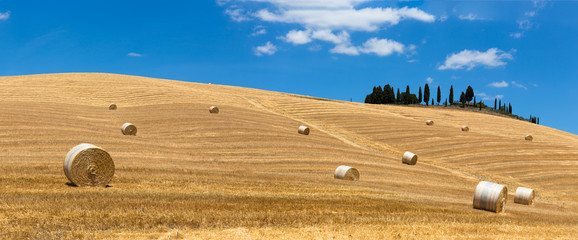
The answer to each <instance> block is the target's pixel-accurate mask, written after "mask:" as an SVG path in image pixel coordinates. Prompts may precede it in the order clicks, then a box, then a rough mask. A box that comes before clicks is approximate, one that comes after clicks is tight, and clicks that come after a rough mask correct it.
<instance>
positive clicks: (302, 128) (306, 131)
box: [297, 125, 310, 135]
mask: <svg viewBox="0 0 578 240" xmlns="http://www.w3.org/2000/svg"><path fill="white" fill-rule="evenodd" d="M297 132H298V133H300V134H303V135H309V132H310V130H309V128H308V127H307V126H304V125H301V126H299V129H297Z"/></svg>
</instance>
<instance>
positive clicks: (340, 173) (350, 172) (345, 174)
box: [333, 165, 359, 181]
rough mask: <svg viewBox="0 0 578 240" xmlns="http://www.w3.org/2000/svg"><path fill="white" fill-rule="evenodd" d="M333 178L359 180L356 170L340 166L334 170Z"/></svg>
mask: <svg viewBox="0 0 578 240" xmlns="http://www.w3.org/2000/svg"><path fill="white" fill-rule="evenodd" d="M333 178H335V179H343V180H351V181H357V180H359V171H357V169H355V168H352V167H350V166H345V165H341V166H339V167H337V169H335V173H334V174H333Z"/></svg>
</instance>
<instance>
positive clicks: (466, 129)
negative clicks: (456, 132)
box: [462, 126, 470, 132]
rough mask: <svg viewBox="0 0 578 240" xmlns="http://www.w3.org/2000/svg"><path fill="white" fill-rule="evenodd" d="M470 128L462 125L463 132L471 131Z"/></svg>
mask: <svg viewBox="0 0 578 240" xmlns="http://www.w3.org/2000/svg"><path fill="white" fill-rule="evenodd" d="M469 131H470V128H469V127H468V126H462V132H469Z"/></svg>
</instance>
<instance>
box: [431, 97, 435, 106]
mask: <svg viewBox="0 0 578 240" xmlns="http://www.w3.org/2000/svg"><path fill="white" fill-rule="evenodd" d="M431 105H432V106H433V105H434V100H433V98H432V99H431Z"/></svg>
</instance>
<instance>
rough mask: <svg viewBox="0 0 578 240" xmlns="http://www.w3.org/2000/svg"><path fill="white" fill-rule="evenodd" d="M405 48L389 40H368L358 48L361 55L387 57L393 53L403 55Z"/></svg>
mask: <svg viewBox="0 0 578 240" xmlns="http://www.w3.org/2000/svg"><path fill="white" fill-rule="evenodd" d="M404 48H405V46H404V45H403V44H401V43H399V42H396V41H393V40H389V39H378V38H370V39H369V40H367V41H366V42H365V43H363V46H362V47H360V48H359V51H360V52H362V53H374V54H376V55H377V56H380V57H382V56H388V55H391V54H393V53H403V51H404Z"/></svg>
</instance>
